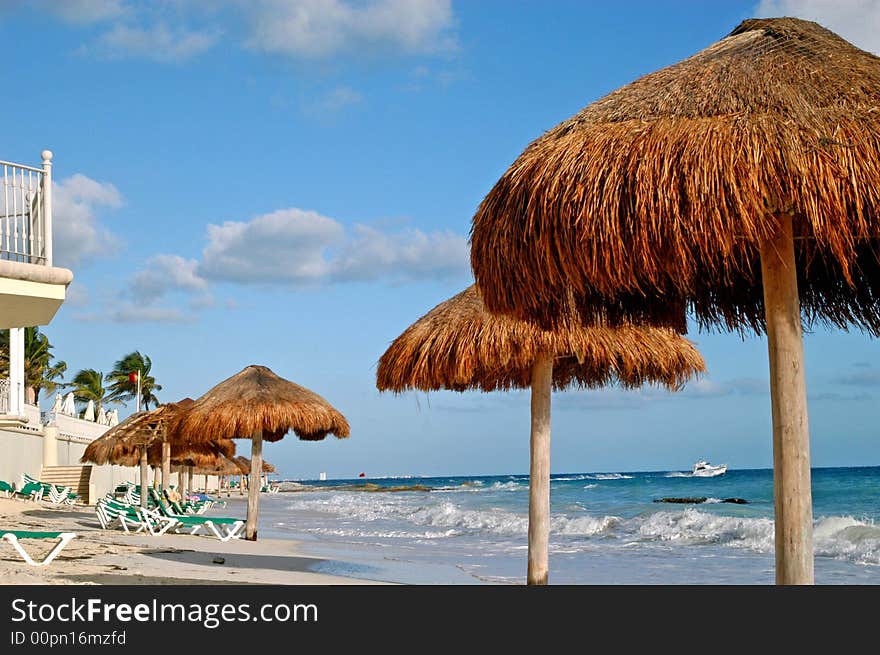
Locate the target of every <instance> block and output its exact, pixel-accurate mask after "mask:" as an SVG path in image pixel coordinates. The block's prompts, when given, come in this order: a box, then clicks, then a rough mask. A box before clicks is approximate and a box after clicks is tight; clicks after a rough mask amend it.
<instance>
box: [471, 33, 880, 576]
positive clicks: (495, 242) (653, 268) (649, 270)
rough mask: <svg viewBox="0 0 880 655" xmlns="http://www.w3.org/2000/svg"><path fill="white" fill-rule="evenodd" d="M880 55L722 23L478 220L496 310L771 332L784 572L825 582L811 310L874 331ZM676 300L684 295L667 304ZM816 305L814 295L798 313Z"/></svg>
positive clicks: (541, 158)
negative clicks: (809, 386) (813, 457)
mask: <svg viewBox="0 0 880 655" xmlns="http://www.w3.org/2000/svg"><path fill="white" fill-rule="evenodd" d="M878 237H880V58H878V57H875V56H874V55H871V54H869V53H867V52H863V51H862V50H859V49H857V48H855V47H854V46H852V45H851V44H850V43H848V42H847V41H845V40H843V39H842V38H840V37H839V36H837V35H836V34H833V33H832V32H830V31H828V30H826V29H825V28H823V27H821V26H819V25H817V24H815V23H811V22H807V21H802V20H797V19H793V18H773V19H752V20H747V21H744V22H743V23H742V24H740V25H739V26H738V27H737V28H736V29H735V30H733V32H731V33H730V34H729V35H728V36H727V37H725V38H723V39H722V40H721V41H719V42H717V43H715V44H713V45H711V46H709V47H708V48H706V49H705V50H703V51H701V52H699V53H697V54H696V55H694V56H692V57H690V58H688V59H685V60H684V61H682V62H680V63H678V64H675V65H673V66H670V67H668V68H664V69H662V70H659V71H657V72H655V73H651V74H650V75H647V76H645V77H642V78H641V79H639V80H636V81H635V82H633V83H631V84H629V85H627V86H624V87H622V88H620V89H618V90H616V91H614V92H612V93H611V94H609V95H607V96H605V97H604V98H602V99H600V100H598V101H596V102H594V103H593V104H591V105H589V106H587V107H586V108H585V109H583V110H582V111H581V112H580V113H578V114H577V115H575V116H573V117H572V118H570V119H568V120H566V121H564V122H562V123H561V124H559V125H558V126H556V127H555V128H553V129H551V130H549V131H548V132H546V133H545V134H544V135H543V136H542V137H540V138H539V139H537V140H536V141H534V142H533V143H532V144H531V145H529V146H528V148H526V150H525V151H524V152H523V153H522V154H521V155H520V157H519V158H518V159H517V160H516V162H515V163H514V164H513V165H512V166H511V167H510V169H508V171H507V172H506V173H505V174H504V175H503V176H502V177H501V179H500V180H499V181H498V182H497V183H496V184H495V186H494V188H493V189H492V190H491V191H490V192H489V194H488V195H487V196H486V198H485V199H484V200H483V202H482V204H481V205H480V207H479V209H478V211H477V213H476V215H475V216H474V220H473V228H472V249H471V261H472V265H473V269H474V273H475V276H476V280H477V284H478V286H479V288H480V290H481V292H482V293H483V297H484V299H485V301H486V305H487V307H488V308H489V309H490V310H491V311H499V312H503V313H506V314H510V315H514V316H519V317H521V318H526V319H529V320H535V321H538V322H540V323H542V324H544V325H552V324H554V323H555V322H556V321H557V319H558V317H559V314H560V308H562V307H564V305H565V302H566V301H567V299H568V297H569V296H568V294H569V293H571V292H573V294H574V298H575V301H576V303H577V305H578V307H579V309H580V310H581V311H582V312H584V313H588V314H589V313H592V312H594V311H595V309H596V308H597V307H600V308H602V309H603V311H607V312H610V315H611V316H612V317H614V316H615V315H616V316H618V317H622V316H629V317H636V318H638V319H642V320H646V321H650V322H658V323H669V322H679V321H680V316H681V314H680V311H681V310H683V309H684V308H685V306H688V305H689V306H690V309H691V310H692V311H693V313H694V315H695V317H696V319H697V320H698V321H699V323H700V324H701V325H703V326H707V325H717V324H720V325H722V326H725V327H727V328H728V329H732V330H740V331H748V330H754V331H756V332H758V333H760V332H763V331H766V333H767V337H768V348H769V359H770V391H771V396H772V413H773V463H774V495H775V513H776V522H775V523H776V581H777V583H780V584H786V583H789V584H795V583H803V584H809V583H812V581H813V552H812V501H811V494H810V455H809V430H808V422H807V402H806V384H805V379H804V359H803V343H802V332H801V330H802V327H801V321H802V315H803V319H804V320H805V321H806V322H807V323H808V324H809V323H814V322H820V323H825V324H830V325H833V326H838V327H842V328H845V327H847V326H849V325H854V326H858V327H860V328H863V329H865V330H867V331H869V332H871V333H873V334H878V332H880V304H878V302H877V301H878V299H880V259H878V256H877V254H878ZM670 308H671V309H672V310H673V312H672V313H670ZM802 313H803V314H802Z"/></svg>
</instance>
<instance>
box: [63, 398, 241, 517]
mask: <svg viewBox="0 0 880 655" xmlns="http://www.w3.org/2000/svg"><path fill="white" fill-rule="evenodd" d="M192 402H193V401H192V399H190V398H184V399H183V400H181V401H180V402H178V403H167V404H165V405H162V406H160V407H157V408H156V409H153V410H150V411H146V412H137V413H135V414H132V415H131V416H129V417H128V418H126V419H125V420H124V421H122V422H121V423H119V424H118V425H116V426H114V427H112V428H110V429H109V430H107V432H105V433H104V434H102V435H101V436H100V437H98V438H97V439H95V440H94V441H92V442H91V443H90V444H89V445H88V446H87V447H86V449H85V452H83V455H82V457H81V458H80V461H81V462H83V463H85V462H94V463H95V464H99V465H103V464H117V465H120V466H138V465H140V478H141V484H140V489H141V506H142V507H146V506H147V495H146V490H147V486H148V485H147V477H148V474H147V468H148V466H154V467H159V466H161V467H162V469H163V485H167V484H168V480H169V478H170V465H171V462H172V461H175V462H176V461H177V460H178V459H182V458H185V457H186V455H188V454H190V453H196V454H211V453H214V452H222V453H226V454H228V456H230V457H231V456H233V455H234V454H235V445H234V444H233V443H232V442H226V443H223V442H219V441H217V440H203V441H200V442H198V443H192V444H191V443H186V442H183V441H180V440H177V439H175V438H174V435H172V434H171V433H170V432H169V430H168V428H169V419H170V418H171V417H172V416H175V415H176V413H177V412H180V411H183V410H184V409H186V408H187V407H189V406H190V405H192Z"/></svg>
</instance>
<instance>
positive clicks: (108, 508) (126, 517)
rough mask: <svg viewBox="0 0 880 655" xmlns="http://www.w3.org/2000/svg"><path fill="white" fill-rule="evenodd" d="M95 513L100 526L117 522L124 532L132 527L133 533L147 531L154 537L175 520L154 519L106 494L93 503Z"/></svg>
mask: <svg viewBox="0 0 880 655" xmlns="http://www.w3.org/2000/svg"><path fill="white" fill-rule="evenodd" d="M95 514H96V515H97V516H98V521H99V522H100V523H101V527H102V528H104V529H105V530H109V529H111V528H113V527H115V526H116V524H117V523H118V524H119V527H121V528H122V529H123V530H124V531H125V532H127V533H130V532H132V530H130V529H129V528H134V533H135V534H137V533H139V532H144V531H147V532H149V533H150V534H151V535H153V536H154V537H156V536H159V535H161V534H165V532H167V531H168V530H169V529H171V528H172V527H173V526H174V525H175V524H176V523H177V521H175V520H173V519H167V518H165V517H160V518H159V519H154V518H152V517H149V518H148V517H144V516H142V515H141V514H140V513H138V511H137V509H136V508H135V507H132V506H131V505H127V504H125V503H122V502H119V501H117V500H115V499H113V498H112V497H110V496H108V497H107V498H103V499H101V500H99V501H98V503H97V504H96V505H95Z"/></svg>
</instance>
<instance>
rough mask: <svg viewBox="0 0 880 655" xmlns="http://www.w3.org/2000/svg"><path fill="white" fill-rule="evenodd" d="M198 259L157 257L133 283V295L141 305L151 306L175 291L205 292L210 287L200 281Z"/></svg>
mask: <svg viewBox="0 0 880 655" xmlns="http://www.w3.org/2000/svg"><path fill="white" fill-rule="evenodd" d="M198 265H199V263H198V262H197V261H196V260H195V259H184V258H183V257H180V256H178V255H156V256H155V257H151V258H150V259H148V260H147V263H146V266H145V268H143V269H142V270H140V271H138V272H137V273H135V274H134V276H133V277H132V279H131V284H130V293H131V295H132V296H133V297H134V298H135V299H137V300H138V301H140V302H144V303H151V302H153V301H155V300H157V299H159V298H161V297H162V296H164V295H165V294H167V293H169V292H171V291H184V292H195V293H199V292H204V291H205V290H206V289H207V286H208V283H207V281H205V280H204V279H203V278H201V277H199V275H198V273H197V272H196V269H197V268H198Z"/></svg>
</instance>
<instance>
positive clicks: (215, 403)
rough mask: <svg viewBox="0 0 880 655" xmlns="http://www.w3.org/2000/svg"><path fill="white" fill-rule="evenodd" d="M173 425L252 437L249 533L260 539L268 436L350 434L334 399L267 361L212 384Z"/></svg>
mask: <svg viewBox="0 0 880 655" xmlns="http://www.w3.org/2000/svg"><path fill="white" fill-rule="evenodd" d="M173 429H174V432H175V434H176V435H178V436H179V437H180V438H182V439H186V440H193V441H198V440H200V439H203V438H204V435H214V436H216V437H219V438H223V439H250V440H251V462H252V463H253V466H252V467H251V476H250V486H249V488H248V513H247V527H246V530H245V535H246V537H245V538H246V539H249V540H252V541H254V540H256V538H257V515H258V512H259V494H260V480H259V476H260V475H262V461H263V440H264V439H265V440H266V441H279V440H280V439H282V438H284V435H285V434H287V433H288V432H289V431H291V430H292V431H293V432H294V433H295V434H296V435H297V436H298V437H299V438H300V439H303V440H305V441H320V440H322V439H324V438H325V437H326V436H327V435H328V434H333V435H335V436H337V437H339V438H345V437H347V436H348V435H349V426H348V421H346V420H345V417H344V416H343V415H342V414H341V413H340V412H339V411H338V410H336V409H335V408H334V407H333V406H331V405H330V403H328V402H327V401H326V400H324V399H323V398H322V397H321V396H319V395H318V394H316V393H315V392H313V391H309V390H308V389H306V388H305V387H301V386H300V385H298V384H295V383H293V382H290V381H289V380H285V379H284V378H281V377H279V376H278V375H276V374H275V373H273V372H272V371H271V370H269V369H268V368H266V367H265V366H248V367H246V368H245V369H243V370H242V371H240V372H239V373H236V374H235V375H233V376H232V377H230V378H228V379H226V380H224V381H223V382H221V383H220V384H218V385H216V386H214V387H212V388H211V389H210V390H208V392H207V393H205V395H203V396H202V397H200V398H198V399H197V400H196V401H195V403H193V405H192V407H190V408H189V410H187V411H186V412H182V413H181V414H180V415H179V416H178V417H177V419H176V420H175V422H174V426H173Z"/></svg>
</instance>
